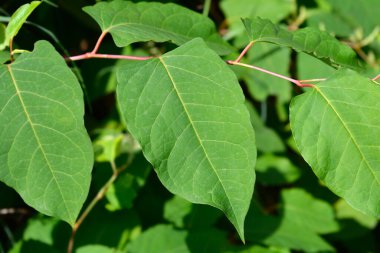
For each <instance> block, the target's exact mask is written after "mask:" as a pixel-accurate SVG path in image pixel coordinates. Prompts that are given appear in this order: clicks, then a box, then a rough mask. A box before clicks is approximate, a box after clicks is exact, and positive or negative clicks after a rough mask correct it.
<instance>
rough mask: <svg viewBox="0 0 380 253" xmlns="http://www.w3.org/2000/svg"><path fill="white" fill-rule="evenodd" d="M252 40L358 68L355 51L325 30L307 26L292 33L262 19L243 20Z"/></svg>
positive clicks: (335, 63)
mask: <svg viewBox="0 0 380 253" xmlns="http://www.w3.org/2000/svg"><path fill="white" fill-rule="evenodd" d="M243 23H244V25H245V28H246V29H247V32H248V35H249V37H250V40H251V41H252V42H269V43H274V44H277V45H281V46H286V47H290V48H293V49H294V50H296V51H298V52H305V53H308V54H310V55H312V56H314V57H317V58H319V59H321V60H323V61H325V62H326V63H328V64H330V65H341V66H345V67H349V68H358V64H359V63H358V60H357V58H356V55H355V52H354V51H353V50H352V49H351V48H349V47H348V46H346V45H344V44H342V43H340V42H339V41H338V40H336V39H335V38H334V37H332V36H331V35H329V34H328V33H326V32H321V31H319V30H317V29H314V28H311V27H307V28H303V29H299V30H296V31H294V32H291V31H288V30H285V29H284V28H282V27H280V26H278V25H275V24H273V23H272V22H271V21H269V20H267V19H262V18H254V19H243Z"/></svg>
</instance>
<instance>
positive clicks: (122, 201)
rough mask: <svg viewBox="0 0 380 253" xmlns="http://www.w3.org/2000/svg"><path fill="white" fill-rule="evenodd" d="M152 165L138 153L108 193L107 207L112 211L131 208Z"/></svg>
mask: <svg viewBox="0 0 380 253" xmlns="http://www.w3.org/2000/svg"><path fill="white" fill-rule="evenodd" d="M151 169H152V166H151V165H150V164H149V163H148V162H147V160H146V159H145V158H144V156H143V155H142V154H141V152H140V153H139V154H137V155H136V157H135V158H134V159H133V162H132V163H131V164H130V165H129V166H128V168H127V169H126V170H125V171H124V172H123V173H121V174H120V175H119V177H118V179H117V180H116V182H114V183H113V184H112V185H111V186H110V188H109V189H108V191H107V193H106V198H107V200H108V203H107V205H106V208H107V209H108V210H110V211H116V210H121V209H124V208H131V207H132V206H133V201H134V200H135V198H136V196H137V193H138V191H139V190H140V188H141V187H142V186H144V184H145V181H146V179H147V177H148V176H149V174H150V172H151Z"/></svg>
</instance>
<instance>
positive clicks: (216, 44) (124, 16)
mask: <svg viewBox="0 0 380 253" xmlns="http://www.w3.org/2000/svg"><path fill="white" fill-rule="evenodd" d="M84 11H86V12H87V13H88V14H90V15H91V17H93V18H94V19H95V20H96V21H97V22H98V24H99V25H100V28H101V29H102V31H103V32H109V33H110V34H111V35H112V38H113V39H114V41H115V43H116V45H117V46H119V47H124V46H128V45H129V44H131V43H133V42H139V41H149V40H153V41H155V42H165V41H171V42H173V43H175V44H177V45H182V44H184V43H186V42H187V41H190V40H191V39H193V38H196V37H201V38H203V39H204V40H205V41H206V42H207V44H208V45H209V46H210V47H211V48H212V49H214V50H215V51H217V52H219V53H220V54H228V53H229V52H230V51H231V48H230V46H229V45H228V44H227V43H226V42H225V41H224V40H222V38H220V36H219V35H218V34H217V33H216V31H215V26H214V24H213V23H212V21H211V20H210V19H208V18H207V17H204V16H203V15H200V14H198V13H196V12H192V11H190V10H188V9H186V8H183V7H181V6H178V5H175V4H161V3H138V4H133V3H131V2H125V1H120V0H118V1H113V2H111V3H105V2H102V3H98V4H96V5H94V6H89V7H85V8H84Z"/></svg>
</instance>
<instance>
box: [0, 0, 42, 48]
mask: <svg viewBox="0 0 380 253" xmlns="http://www.w3.org/2000/svg"><path fill="white" fill-rule="evenodd" d="M40 3H41V1H32V2H31V3H30V4H24V5H22V6H21V7H19V8H18V9H17V10H16V11H15V13H13V15H12V17H11V19H10V21H9V23H8V25H7V28H6V30H5V39H4V41H0V42H1V44H0V50H3V49H4V48H5V47H7V46H9V43H10V40H12V39H13V38H14V37H15V36H16V35H17V33H18V31H19V30H20V29H21V27H22V25H23V24H24V23H25V21H26V19H27V18H28V17H29V16H30V14H32V12H33V11H34V9H35V8H37V6H38V5H40Z"/></svg>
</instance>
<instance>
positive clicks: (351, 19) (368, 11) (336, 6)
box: [328, 0, 380, 35]
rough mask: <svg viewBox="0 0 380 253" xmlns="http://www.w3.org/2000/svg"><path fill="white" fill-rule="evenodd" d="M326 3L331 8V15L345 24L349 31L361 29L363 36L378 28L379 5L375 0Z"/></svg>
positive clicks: (329, 1)
mask: <svg viewBox="0 0 380 253" xmlns="http://www.w3.org/2000/svg"><path fill="white" fill-rule="evenodd" d="M328 3H329V4H330V5H331V6H332V13H334V14H335V15H336V16H337V17H339V18H341V19H342V20H343V21H344V22H345V23H347V24H348V25H349V26H350V27H351V30H353V29H357V28H362V29H363V30H364V33H365V35H368V34H369V33H371V32H372V30H373V29H374V28H375V27H376V26H379V17H378V15H379V12H378V10H379V8H380V3H379V1H377V0H366V1H363V2H360V1H352V0H351V1H345V0H328Z"/></svg>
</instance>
